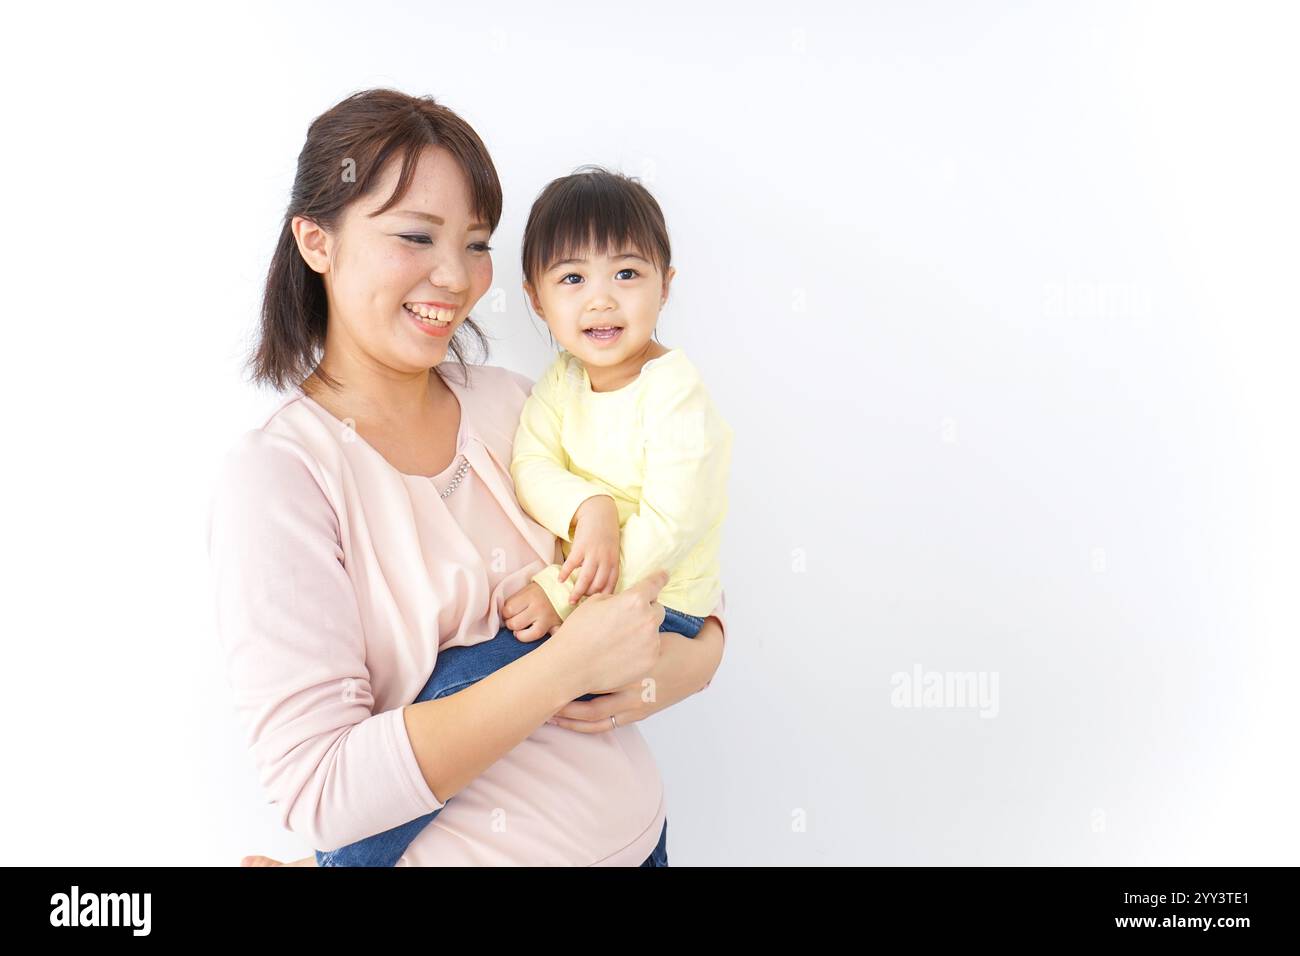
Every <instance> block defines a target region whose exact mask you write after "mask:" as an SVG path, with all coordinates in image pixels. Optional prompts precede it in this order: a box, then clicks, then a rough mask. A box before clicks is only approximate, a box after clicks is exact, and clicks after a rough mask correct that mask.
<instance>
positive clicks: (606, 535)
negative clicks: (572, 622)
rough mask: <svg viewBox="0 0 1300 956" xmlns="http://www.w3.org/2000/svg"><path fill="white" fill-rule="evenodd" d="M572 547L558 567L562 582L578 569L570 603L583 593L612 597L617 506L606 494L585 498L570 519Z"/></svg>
mask: <svg viewBox="0 0 1300 956" xmlns="http://www.w3.org/2000/svg"><path fill="white" fill-rule="evenodd" d="M573 520H574V524H575V528H574V532H573V547H572V548H571V549H570V551H569V557H568V559H567V560H566V561H565V562H564V564H563V565H562V566H561V567H560V580H561V581H564V580H565V579H567V578H568V576H569V575H570V574H571V573H573V571H574V570H575V569H576V568H578V567H581V568H582V570H581V571H579V572H578V578H577V581H575V582H574V585H573V591H572V595H571V597H570V598H569V602H570V603H571V604H577V603H578V600H579V599H580V598H581V597H582V596H583V595H585V594H599V593H601V592H602V591H603V592H604V593H606V594H613V593H614V587H615V586H616V585H617V584H618V544H619V541H618V505H616V504H614V499H613V498H611V497H610V496H609V495H596V496H594V497H592V498H588V499H587V500H586V501H584V502H583V503H582V504H581V505H580V506H579V507H578V510H577V512H576V513H575V514H574V516H573Z"/></svg>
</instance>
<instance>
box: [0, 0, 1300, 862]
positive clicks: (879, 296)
mask: <svg viewBox="0 0 1300 956" xmlns="http://www.w3.org/2000/svg"><path fill="white" fill-rule="evenodd" d="M855 6H856V5H855ZM568 9H569V12H567V13H565V12H562V11H560V10H557V9H553V8H550V7H547V8H544V9H539V8H537V7H536V5H533V4H526V3H522V2H518V3H510V4H507V3H496V4H493V5H492V10H493V12H492V13H491V14H490V15H486V16H485V15H484V14H481V13H476V12H474V10H475V8H474V6H473V5H464V4H462V5H457V6H449V5H436V6H435V5H430V4H410V5H398V4H385V3H370V4H365V5H357V4H352V3H346V4H345V3H332V4H321V3H312V4H308V3H302V4H294V5H280V6H278V7H271V6H270V5H266V6H264V5H261V4H250V5H248V6H245V7H239V6H237V5H230V4H222V5H220V6H217V7H213V8H211V10H209V11H208V12H206V13H204V14H195V13H185V12H182V11H181V10H180V9H178V8H175V7H174V6H172V5H160V6H158V7H147V8H146V7H134V6H133V7H129V8H128V7H125V6H123V7H117V8H114V9H105V8H103V7H100V6H90V5H87V6H86V7H84V8H82V9H80V10H79V11H78V10H75V9H72V10H69V9H68V8H63V9H62V10H61V11H60V12H58V13H55V12H51V11H50V9H49V8H45V7H42V8H39V12H38V9H37V7H36V6H35V5H30V6H29V7H28V8H27V9H25V10H20V11H17V12H15V13H14V14H13V16H14V17H15V18H16V19H15V20H14V21H12V22H13V28H12V29H8V30H6V33H5V35H4V37H3V39H0V64H3V65H0V70H2V71H3V76H2V77H0V80H2V81H3V82H2V83H0V97H2V98H3V115H4V116H5V119H6V122H5V124H4V125H5V134H4V140H5V143H4V152H3V155H4V160H5V161H4V168H5V171H6V173H7V175H6V187H7V188H6V189H5V190H4V207H5V208H4V221H5V228H4V229H3V230H2V231H0V247H2V248H0V252H2V253H3V255H2V256H0V262H3V269H4V284H3V289H4V295H5V306H6V309H5V313H6V314H5V322H4V326H3V328H4V337H5V346H6V348H5V355H6V359H7V360H6V362H5V368H4V374H3V375H2V376H0V390H2V398H3V409H4V418H5V432H6V435H7V441H6V442H5V443H4V446H3V449H4V454H3V458H4V463H5V467H4V469H3V472H0V474H2V476H3V477H0V482H3V489H2V490H3V494H0V503H2V507H3V509H4V514H3V529H4V530H3V537H4V542H5V547H3V548H0V564H2V567H0V572H2V573H0V581H3V589H4V595H3V598H4V605H5V608H6V629H5V630H6V633H5V637H6V642H5V646H6V647H7V648H8V649H9V650H10V653H11V655H13V656H12V657H11V665H10V666H11V670H10V675H11V676H10V680H9V682H8V683H9V688H10V695H9V699H10V701H11V704H12V706H11V707H10V709H9V711H8V719H7V720H6V721H5V722H4V730H3V731H2V733H3V744H4V752H5V755H6V761H7V763H8V765H9V766H10V772H8V773H6V778H7V779H9V780H10V781H11V785H10V786H8V787H6V788H5V790H4V793H3V795H2V796H0V802H2V804H3V807H4V810H5V819H6V824H7V825H6V831H7V832H6V834H5V837H6V839H5V853H4V857H5V859H4V862H7V863H49V864H110V863H112V864H147V863H166V864H190V863H208V864H233V863H236V862H237V861H238V859H239V857H240V856H242V855H243V854H245V853H254V852H258V853H268V854H271V855H276V856H280V857H282V858H293V857H297V856H303V855H306V854H307V853H309V852H310V849H311V848H310V847H308V846H307V845H306V844H305V843H303V842H302V841H301V840H299V839H297V838H296V837H294V836H293V835H291V834H286V833H282V832H280V831H279V830H278V826H277V824H276V822H275V819H274V815H273V813H272V811H271V810H270V809H269V808H268V807H266V806H265V805H264V804H263V802H262V796H261V793H260V791H259V789H258V787H257V784H256V779H255V776H254V772H253V768H252V763H251V759H250V758H249V756H248V754H247V752H246V751H245V750H244V747H243V743H242V739H241V737H240V732H239V729H238V728H237V726H236V723H235V719H234V715H233V712H232V710H231V706H230V699H229V695H228V689H227V686H226V684H225V677H224V674H223V672H222V671H221V659H220V656H219V653H218V646H217V640H216V635H215V631H214V627H213V622H212V614H211V596H210V590H209V580H208V577H207V564H206V554H205V551H204V541H203V532H204V524H205V518H206V508H207V503H208V496H209V494H210V491H211V481H212V478H213V477H214V474H215V468H216V465H217V462H218V460H219V458H220V456H221V455H222V454H223V453H224V450H225V449H226V447H227V446H228V445H229V444H230V442H231V441H233V439H234V438H235V436H236V435H238V434H239V433H240V432H241V431H243V430H244V429H247V428H249V427H253V426H254V425H255V424H257V423H258V422H259V418H258V416H259V415H260V414H262V412H263V410H265V409H267V408H269V407H270V405H271V404H272V403H273V402H274V400H275V398H274V396H272V395H269V394H265V393H264V394H258V393H255V392H253V391H252V390H251V389H250V388H248V387H247V386H245V385H244V384H243V382H242V381H241V380H240V378H239V363H240V360H241V359H242V356H243V352H244V349H245V348H246V344H247V341H248V335H249V333H250V332H251V331H252V329H253V324H254V320H255V313H256V308H257V303H258V299H259V294H260V282H261V280H262V278H263V275H264V272H265V268H266V264H267V261H268V257H269V255H270V252H271V248H272V243H273V241H274V238H275V236H276V233H277V227H278V224H279V218H280V216H281V215H282V213H283V207H284V203H285V201H286V199H287V194H288V188H289V185H290V180H291V175H292V172H293V169H294V163H295V159H296V156H297V152H298V150H299V148H300V146H301V144H302V139H303V136H304V135H305V132H306V127H307V124H308V123H309V122H310V120H311V119H312V118H313V117H314V116H316V115H317V114H318V113H320V112H322V111H323V110H325V109H326V108H328V107H329V106H330V105H332V104H333V103H334V102H336V101H337V100H338V99H340V98H341V97H343V96H344V95H346V94H348V93H350V92H353V91H354V90H357V89H361V88H365V87H368V86H376V85H387V86H396V87H398V88H400V89H403V90H405V91H407V92H412V93H431V94H433V95H435V96H437V97H439V99H440V100H441V101H443V102H445V103H446V104H448V105H449V106H451V107H453V108H454V109H456V110H457V111H459V112H461V113H462V115H464V116H465V117H466V118H467V119H468V120H469V121H470V122H471V123H473V124H474V126H475V127H476V129H477V130H478V131H479V133H480V134H481V135H482V136H483V138H484V139H485V141H486V142H487V144H488V146H489V148H490V149H491V151H492V153H493V156H494V158H495V161H496V163H497V165H498V168H499V170H500V172H501V175H502V177H503V181H504V186H505V195H506V208H505V217H504V220H503V222H502V225H501V228H500V230H499V231H498V233H497V235H496V237H495V239H494V244H495V245H496V247H497V252H496V254H495V262H496V269H497V279H496V283H497V286H498V287H499V288H500V289H503V290H504V298H503V301H504V303H505V305H506V308H505V311H503V312H499V313H496V312H491V311H490V310H489V309H488V308H486V306H487V302H486V301H485V303H484V306H485V308H484V309H481V310H480V312H479V315H480V317H481V318H483V319H484V320H485V322H486V324H487V325H488V327H489V329H490V331H491V332H492V333H493V334H494V335H495V336H496V339H497V341H496V348H495V352H494V356H493V361H494V362H495V363H497V364H503V365H507V366H509V367H511V368H514V369H517V370H519V371H522V372H525V373H527V374H530V375H536V374H537V373H539V372H540V371H541V369H542V368H543V367H544V364H545V363H546V361H547V358H548V348H549V345H548V342H547V338H546V334H545V330H544V328H543V327H542V326H541V324H540V323H539V322H538V321H537V320H535V319H533V318H531V316H530V315H529V314H528V313H526V312H525V310H524V304H523V300H522V296H521V294H520V292H519V267H518V262H517V260H518V248H519V241H520V235H521V231H522V227H523V222H524V218H525V216H526V214H527V211H528V207H529V204H530V203H531V201H532V199H533V197H534V196H535V195H536V193H537V191H538V190H539V189H540V188H541V187H542V186H543V185H544V184H545V183H546V182H547V181H549V180H550V179H551V178H553V177H555V176H558V175H563V174H565V173H567V172H569V171H570V170H571V169H572V168H573V167H574V166H576V165H578V164H580V163H587V162H600V163H605V164H609V165H613V166H616V167H619V168H621V169H623V170H624V171H625V172H628V173H632V174H639V175H642V176H643V177H644V179H645V180H646V181H647V183H648V184H649V185H650V186H651V188H652V189H653V190H654V191H655V192H656V194H657V195H658V196H659V198H660V201H661V202H662V204H663V206H664V209H665V212H666V214H667V216H668V221H669V226H670V229H671V232H672V237H673V240H674V251H675V257H676V265H677V267H678V270H679V276H678V279H677V280H676V283H675V285H674V292H675V295H674V299H673V301H672V302H671V303H670V306H669V308H668V310H667V311H666V313H665V315H664V318H663V326H662V330H661V336H660V337H661V339H662V340H663V341H664V342H666V343H667V344H670V345H675V346H679V347H682V348H683V349H685V350H686V351H687V352H688V353H689V354H691V355H692V357H693V358H694V360H695V361H696V363H697V364H698V365H699V366H700V367H701V368H702V369H703V370H704V371H705V373H706V375H707V376H708V379H709V382H710V386H711V388H712V391H713V394H714V397H715V400H716V401H717V402H718V404H719V406H720V407H721V408H722V410H723V412H724V413H725V414H726V415H727V417H728V418H729V420H730V421H731V423H732V424H733V426H734V427H735V429H736V432H737V443H736V449H735V459H734V465H735V472H734V477H733V483H732V506H731V513H730V519H729V525H728V538H727V542H726V548H725V553H724V562H725V565H724V566H725V569H726V584H727V589H728V598H729V602H730V607H731V615H732V616H731V632H730V634H731V636H730V637H729V639H728V645H727V653H726V656H725V659H724V661H723V664H722V668H721V670H720V671H719V673H718V675H717V676H716V678H715V679H714V682H713V685H712V687H710V688H709V689H708V690H707V691H706V692H704V693H703V694H701V695H699V696H698V697H694V698H692V699H690V700H689V701H687V702H685V703H683V704H681V705H679V706H678V707H676V708H674V709H673V710H671V711H667V712H665V713H663V714H660V715H658V716H656V717H655V718H653V719H651V720H648V721H646V722H645V723H643V724H642V729H643V731H644V732H645V734H646V736H647V737H648V738H649V739H650V741H651V743H652V745H653V747H654V750H655V752H656V754H657V755H658V757H659V760H660V764H661V767H662V770H663V773H664V777H665V782H666V787H667V794H668V802H669V816H670V819H671V820H672V839H671V841H670V846H669V853H670V859H671V862H672V864H673V865H691V864H716V863H741V864H762V863H772V864H823V863H827V864H832V863H833V864H851V863H992V864H1019V863H1053V864H1055V863H1061V864H1064V863H1085V864H1087V863H1105V864H1227V863H1239V864H1260V863H1290V864H1294V863H1295V862H1296V861H1297V850H1298V849H1300V835H1298V833H1297V823H1296V816H1295V813H1294V810H1293V804H1294V799H1295V797H1294V792H1295V789H1296V786H1297V783H1298V782H1300V781H1298V780H1297V776H1298V775H1297V771H1296V767H1295V759H1294V758H1295V729H1296V719H1295V711H1294V709H1293V705H1292V704H1291V703H1290V701H1291V699H1292V698H1293V696H1294V682H1295V675H1296V674H1297V664H1298V663H1300V661H1298V660H1297V657H1298V656H1300V655H1298V653H1297V647H1296V637H1297V635H1298V634H1300V627H1297V625H1298V624H1300V613H1298V612H1297V606H1296V600H1295V594H1296V587H1295V581H1296V577H1297V571H1298V570H1300V567H1298V565H1300V559H1298V557H1297V548H1296V541H1297V532H1298V531H1300V506H1298V505H1297V498H1296V494H1295V489H1296V488H1297V487H1298V486H1300V453H1298V452H1297V447H1296V434H1297V424H1296V420H1297V419H1296V416H1297V409H1300V404H1297V400H1298V399H1300V388H1298V387H1297V382H1296V378H1295V374H1294V371H1293V369H1294V366H1295V357H1294V356H1295V353H1296V349H1297V346H1298V345H1300V334H1298V333H1297V319H1298V318H1300V316H1298V315H1297V305H1296V282H1295V279H1296V263H1297V261H1298V260H1297V253H1298V252H1300V249H1298V246H1300V231H1298V230H1297V221H1298V216H1297V213H1298V212H1300V208H1298V207H1300V201H1298V200H1300V195H1298V193H1300V190H1298V188H1297V179H1296V176H1295V170H1296V169H1300V138H1298V135H1297V125H1296V122H1295V108H1294V107H1295V92H1296V90H1297V88H1300V68H1298V67H1297V61H1296V59H1295V57H1294V55H1293V54H1294V48H1295V39H1296V27H1297V16H1296V14H1295V13H1294V12H1293V8H1290V7H1289V6H1288V5H1286V4H1282V3H1278V4H1272V5H1266V4H1243V3H1232V4H1228V3H1221V4H1217V5H1212V4H1191V3H1164V4H1151V3H1113V4H1093V3H1090V4H1075V5H1070V6H1069V7H1067V6H1066V5H1062V4H1050V5H1049V4H1030V3H1011V2H1007V3H980V4H965V3H956V2H950V3H937V2H930V3H915V4H875V5H872V6H870V7H869V8H868V9H866V10H865V11H862V12H856V13H854V12H850V11H849V10H848V9H847V5H841V4H833V3H800V4H795V5H786V4H781V5H777V4H773V5H771V6H769V7H767V8H763V7H761V6H759V7H756V6H754V5H753V4H746V5H744V6H743V7H739V6H738V7H737V8H736V9H735V10H734V11H733V12H730V13H728V14H726V15H724V14H722V13H721V12H719V13H714V12H711V10H710V8H709V7H708V6H707V5H702V4H673V3H660V4H655V5H651V6H630V7H624V6H611V5H609V4H606V3H591V4H584V5H573V6H571V7H569V8H568ZM917 668H920V669H921V670H922V671H923V672H940V673H946V672H954V673H955V672H974V673H976V674H982V675H984V677H985V678H986V679H988V680H994V679H996V682H997V683H996V687H997V698H996V714H995V715H994V716H988V717H982V716H981V714H980V712H979V710H977V709H972V708H962V707H957V706H945V707H937V708H930V707H922V708H904V707H899V706H895V704H896V703H898V699H897V697H896V690H897V689H896V688H895V686H894V685H893V683H892V682H891V679H892V678H893V675H895V674H909V675H910V674H911V673H912V672H913V671H914V669H917ZM988 686H989V688H990V689H991V688H992V685H991V684H990V685H988ZM15 692H16V693H15ZM948 703H950V704H951V703H953V702H952V701H948ZM986 712H987V713H990V714H992V712H993V709H992V708H987V709H986ZM19 768H21V769H19Z"/></svg>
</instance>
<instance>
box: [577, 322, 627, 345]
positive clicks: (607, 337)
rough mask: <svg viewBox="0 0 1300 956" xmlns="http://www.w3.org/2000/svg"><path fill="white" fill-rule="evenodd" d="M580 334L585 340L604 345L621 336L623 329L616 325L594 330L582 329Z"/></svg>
mask: <svg viewBox="0 0 1300 956" xmlns="http://www.w3.org/2000/svg"><path fill="white" fill-rule="evenodd" d="M582 334H583V335H585V336H586V337H587V338H589V339H591V340H592V341H593V342H599V343H601V344H606V343H609V342H613V341H614V340H615V339H617V338H618V337H619V336H620V335H622V334H623V328H622V326H617V325H615V326H601V327H597V328H594V329H583V330H582Z"/></svg>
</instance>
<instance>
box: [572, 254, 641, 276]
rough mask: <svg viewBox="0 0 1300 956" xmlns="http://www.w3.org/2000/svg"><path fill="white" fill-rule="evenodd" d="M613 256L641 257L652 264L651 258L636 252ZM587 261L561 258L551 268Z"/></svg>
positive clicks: (619, 257)
mask: <svg viewBox="0 0 1300 956" xmlns="http://www.w3.org/2000/svg"><path fill="white" fill-rule="evenodd" d="M613 258H615V259H640V260H641V261H642V262H644V263H645V264H646V265H649V264H650V260H649V259H647V258H646V257H645V256H641V255H637V254H636V253H635V252H620V253H619V254H618V255H616V256H614V257H613ZM586 261H587V260H586V259H561V260H560V261H559V262H557V263H555V264H554V265H553V266H551V269H558V268H560V266H567V265H570V264H572V263H575V262H586ZM547 271H548V272H549V271H550V269H548V270H547Z"/></svg>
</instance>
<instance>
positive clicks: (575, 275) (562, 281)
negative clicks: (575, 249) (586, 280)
mask: <svg viewBox="0 0 1300 956" xmlns="http://www.w3.org/2000/svg"><path fill="white" fill-rule="evenodd" d="M581 278H582V276H580V275H578V273H576V272H566V273H565V274H564V275H562V276H560V285H573V284H574V283H572V282H569V281H568V280H569V279H581Z"/></svg>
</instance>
